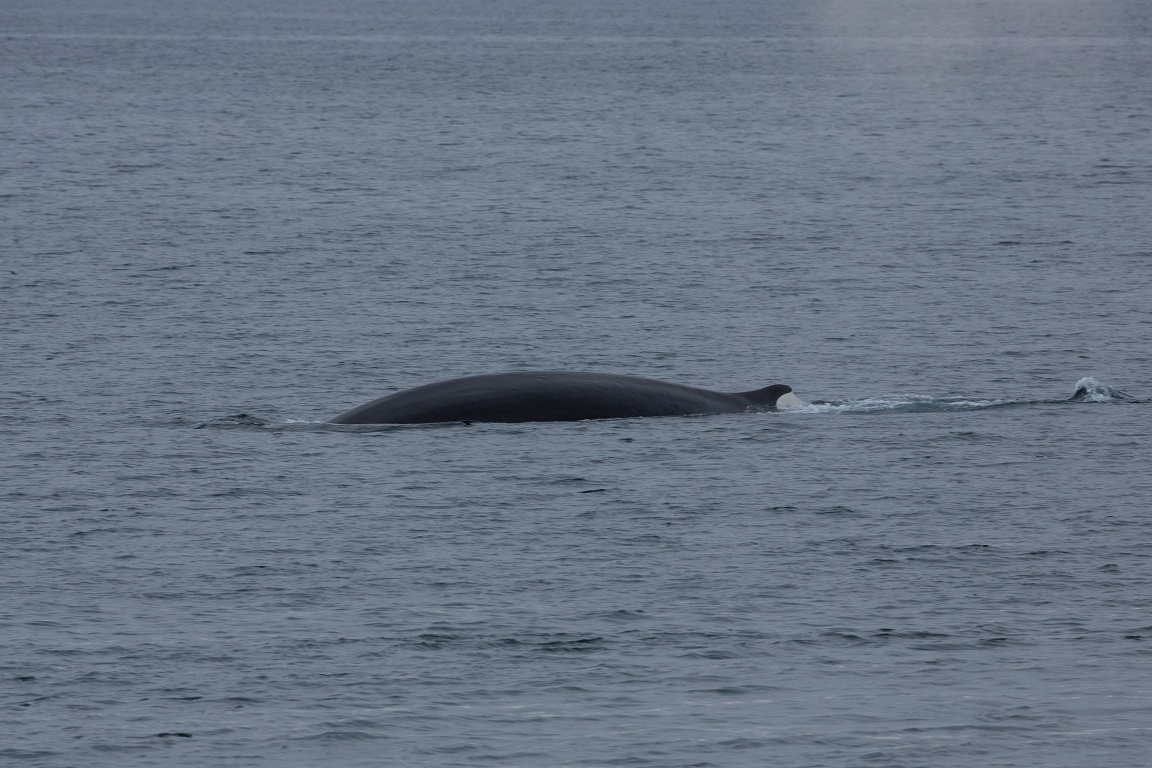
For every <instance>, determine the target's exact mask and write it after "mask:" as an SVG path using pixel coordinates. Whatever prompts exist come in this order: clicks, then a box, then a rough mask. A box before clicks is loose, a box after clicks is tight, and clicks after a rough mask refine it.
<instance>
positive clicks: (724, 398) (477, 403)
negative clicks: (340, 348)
mask: <svg viewBox="0 0 1152 768" xmlns="http://www.w3.org/2000/svg"><path fill="white" fill-rule="evenodd" d="M791 391H792V388H791V387H789V386H787V385H785V384H773V385H772V386H770V387H765V388H763V389H757V390H753V391H751V392H732V393H729V392H713V391H711V390H708V389H699V388H697V387H686V386H683V385H681V384H669V383H667V382H663V381H656V380H654V379H645V378H641V377H639V376H622V375H619V374H614V373H566V372H563V371H526V372H518V373H492V374H484V375H481V376H466V377H465V378H462V379H450V380H449V381H441V382H437V383H435V384H425V385H424V386H421V387H414V388H413V389H406V390H404V391H403V392H397V393H396V394H393V395H387V396H386V397H381V398H379V399H377V400H373V401H372V402H370V403H365V404H364V405H361V406H358V407H356V408H353V409H352V410H350V411H346V412H344V413H342V414H340V415H339V416H337V417H335V418H334V419H332V421H331V423H333V424H431V423H436V422H446V421H484V422H499V423H505V424H513V423H519V422H525V421H583V420H585V419H626V418H633V417H637V416H687V415H691V414H706V413H743V412H744V411H754V410H772V409H773V408H774V407H775V405H776V400H777V399H779V397H780V396H781V395H783V394H786V393H788V392H791Z"/></svg>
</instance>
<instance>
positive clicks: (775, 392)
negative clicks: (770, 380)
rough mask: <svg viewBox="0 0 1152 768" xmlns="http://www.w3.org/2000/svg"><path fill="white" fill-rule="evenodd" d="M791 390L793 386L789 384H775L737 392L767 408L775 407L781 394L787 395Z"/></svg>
mask: <svg viewBox="0 0 1152 768" xmlns="http://www.w3.org/2000/svg"><path fill="white" fill-rule="evenodd" d="M791 391H792V387H790V386H788V385H787V384H773V385H772V386H770V387H764V389H754V390H752V391H751V392H737V393H736V394H738V395H740V396H741V397H746V398H748V399H749V400H751V401H752V402H753V403H755V404H756V405H761V406H764V407H765V408H774V407H775V406H776V401H777V400H779V399H780V396H781V395H786V394H788V393H789V392H791Z"/></svg>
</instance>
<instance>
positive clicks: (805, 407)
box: [780, 376, 1141, 413]
mask: <svg viewBox="0 0 1152 768" xmlns="http://www.w3.org/2000/svg"><path fill="white" fill-rule="evenodd" d="M1117 401H1126V402H1141V401H1138V400H1134V399H1133V398H1131V397H1129V396H1128V395H1127V394H1125V393H1124V392H1121V391H1120V390H1118V389H1116V388H1114V387H1110V386H1108V385H1107V384H1104V383H1103V382H1100V381H1097V380H1096V379H1094V378H1092V377H1090V376H1087V377H1084V378H1082V379H1080V380H1079V381H1077V382H1076V388H1075V392H1074V394H1073V395H1072V397H1070V398H1066V399H1060V400H1030V399H1017V398H973V397H946V398H940V397H932V396H930V395H909V394H892V395H877V396H874V397H866V398H861V399H859V400H815V401H812V402H810V403H809V402H802V401H801V402H800V403H799V404H797V405H793V406H789V407H788V408H781V409H780V410H781V411H784V412H787V413H938V412H949V411H978V410H984V409H988V408H1007V407H1014V406H1026V405H1052V404H1056V403H1110V402H1117Z"/></svg>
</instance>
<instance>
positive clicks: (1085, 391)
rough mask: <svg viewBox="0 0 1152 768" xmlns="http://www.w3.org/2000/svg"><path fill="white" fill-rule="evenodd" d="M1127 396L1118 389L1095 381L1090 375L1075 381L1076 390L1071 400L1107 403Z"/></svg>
mask: <svg viewBox="0 0 1152 768" xmlns="http://www.w3.org/2000/svg"><path fill="white" fill-rule="evenodd" d="M1127 397H1128V395H1126V394H1125V393H1123V392H1121V391H1120V390H1118V389H1116V388H1114V387H1110V386H1108V385H1107V384H1105V383H1103V382H1101V381H1097V380H1096V379H1094V378H1092V377H1091V376H1085V377H1084V378H1082V379H1080V381H1078V382H1076V392H1075V393H1074V394H1073V395H1072V399H1073V400H1077V401H1079V402H1082V403H1108V402H1111V401H1113V400H1122V399H1124V398H1127Z"/></svg>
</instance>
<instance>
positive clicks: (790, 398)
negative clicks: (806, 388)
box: [776, 392, 809, 411]
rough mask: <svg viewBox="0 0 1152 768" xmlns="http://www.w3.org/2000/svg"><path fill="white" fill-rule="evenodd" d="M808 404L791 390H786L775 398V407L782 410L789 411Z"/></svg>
mask: <svg viewBox="0 0 1152 768" xmlns="http://www.w3.org/2000/svg"><path fill="white" fill-rule="evenodd" d="M807 405H809V403H806V402H804V401H803V400H801V399H800V398H798V397H796V395H794V394H793V393H791V392H787V393H785V394H783V395H780V397H779V398H778V399H777V400H776V408H777V409H779V410H782V411H791V410H795V409H796V408H803V407H805V406H807Z"/></svg>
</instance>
